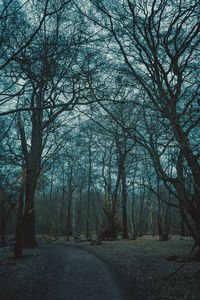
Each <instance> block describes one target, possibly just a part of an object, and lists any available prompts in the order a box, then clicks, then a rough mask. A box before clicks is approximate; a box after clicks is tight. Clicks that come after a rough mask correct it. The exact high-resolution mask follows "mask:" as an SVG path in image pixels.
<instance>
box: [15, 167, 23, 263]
mask: <svg viewBox="0 0 200 300" xmlns="http://www.w3.org/2000/svg"><path fill="white" fill-rule="evenodd" d="M23 173H24V172H23ZM23 179H24V178H22V184H21V187H20V192H19V198H18V209H17V225H16V233H15V248H14V258H21V256H22V250H23V232H24V215H23V209H24V192H25V186H24V183H25V182H24V180H23Z"/></svg>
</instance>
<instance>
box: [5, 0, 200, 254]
mask: <svg viewBox="0 0 200 300" xmlns="http://www.w3.org/2000/svg"><path fill="white" fill-rule="evenodd" d="M0 28H1V29H0V45H1V49H0V71H1V80H0V116H1V118H0V123H1V124H0V125H1V132H0V156H1V171H0V172H1V173H0V178H1V182H0V215H1V226H0V230H1V236H2V244H4V243H5V234H6V233H11V232H12V233H15V234H16V246H15V254H14V255H15V257H20V256H21V253H22V248H23V247H33V246H36V244H37V243H36V238H35V234H36V232H37V233H54V234H55V235H58V234H65V236H66V239H69V237H70V236H71V235H74V236H79V235H81V234H86V236H89V235H90V234H91V232H94V231H95V232H96V233H97V235H98V236H99V237H101V238H117V237H118V236H119V235H120V236H122V238H132V239H135V238H137V236H141V235H143V234H153V235H155V234H158V235H159V238H160V239H161V240H166V239H168V238H169V237H170V235H171V234H173V233H180V232H181V233H182V234H190V235H191V236H192V237H193V239H194V242H195V245H196V248H197V250H198V251H197V258H200V250H199V249H200V165H199V153H200V152H199V143H200V136H199V124H200V123H199V121H200V114H199V112H200V100H199V99H200V95H199V92H200V91H199V87H200V79H199V68H200V67H199V64H198V55H199V51H200V45H199V43H200V35H199V31H200V2H199V1H192V0H191V1H189V0H184V1H180V0H178V1H171V0H170V1H168V0H165V1H161V0H152V1H139V0H135V1H131V0H124V1H114V0H110V1H109V0H99V1H98V0H88V1H78V0H77V1H72V0H71V1H70V0H69V1H64V0H57V1H53V0H46V1H34V0H28V1H26V2H24V1H17V0H13V1H12V0H11V1H6V0H5V1H2V2H1V4H0Z"/></svg>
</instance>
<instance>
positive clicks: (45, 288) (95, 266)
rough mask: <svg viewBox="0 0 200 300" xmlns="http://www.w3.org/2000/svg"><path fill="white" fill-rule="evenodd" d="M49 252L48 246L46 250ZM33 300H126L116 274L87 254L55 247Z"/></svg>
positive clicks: (31, 296) (38, 281)
mask: <svg viewBox="0 0 200 300" xmlns="http://www.w3.org/2000/svg"><path fill="white" fill-rule="evenodd" d="M43 251H45V247H44V249H43ZM47 253H48V254H47V255H48V257H47V262H48V264H47V266H46V268H45V269H44V270H43V272H42V273H41V274H40V278H39V279H38V280H37V282H36V285H35V290H33V291H32V292H31V293H30V296H29V297H28V298H27V299H31V300H40V299H41V300H83V299H84V300H111V299H113V300H122V299H123V300H125V298H124V297H122V293H121V291H120V289H119V287H118V286H117V284H116V282H115V280H114V278H113V276H112V274H111V273H110V272H109V271H108V269H107V268H106V267H105V265H104V264H103V263H102V262H101V261H100V260H99V259H98V258H96V257H95V256H94V255H92V254H89V253H88V252H87V251H84V250H80V249H74V248H72V247H63V246H62V245H52V246H51V247H48V252H47Z"/></svg>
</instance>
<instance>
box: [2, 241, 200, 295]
mask: <svg viewBox="0 0 200 300" xmlns="http://www.w3.org/2000/svg"><path fill="white" fill-rule="evenodd" d="M46 239H47V238H46V237H42V239H41V237H40V239H39V242H40V243H41V244H46ZM53 243H57V244H58V245H61V246H62V247H63V246H66V247H68V246H69V247H78V248H80V249H83V250H85V251H88V252H90V253H92V254H94V255H96V256H97V257H98V258H99V259H101V260H102V261H104V262H105V264H106V265H107V266H108V268H110V270H111V271H113V274H115V275H116V278H117V279H118V280H120V281H121V285H122V287H123V288H124V289H126V290H127V294H128V295H130V299H131V296H133V297H132V299H136V300H139V299H143V300H177V299H179V300H183V299H186V300H192V299H194V300H200V271H199V270H200V263H198V262H195V261H190V262H188V263H187V264H186V265H185V266H184V268H183V269H181V270H180V271H179V272H178V273H177V274H175V276H172V277H170V278H169V280H167V281H166V280H164V278H165V277H167V276H168V275H169V274H171V273H172V272H174V270H176V268H178V267H179V266H180V265H181V263H177V262H175V261H169V260H167V259H166V258H167V257H168V256H171V255H177V256H178V257H179V258H181V259H183V260H184V259H185V258H187V255H188V254H189V253H190V251H191V248H192V246H193V242H192V240H191V238H189V237H187V238H181V237H180V236H173V237H172V238H171V239H170V240H169V241H166V242H159V241H158V240H157V239H156V238H152V237H150V236H145V237H141V238H138V239H137V240H135V241H128V240H127V241H122V240H120V241H105V242H103V243H102V244H101V245H100V246H91V245H90V244H89V243H88V242H83V243H75V242H74V241H73V240H71V241H70V242H65V241H64V239H63V238H62V237H61V238H60V239H59V240H54V241H53ZM46 245H47V246H46V247H45V251H44V249H41V248H40V247H39V248H35V249H26V250H24V252H23V253H24V257H23V258H22V259H20V260H14V259H13V258H12V255H13V253H12V246H9V247H4V248H0V299H1V300H4V299H6V300H7V299H9V300H18V299H20V300H23V299H28V298H27V295H28V294H29V293H31V288H32V287H33V286H34V284H35V282H36V279H37V280H38V278H39V277H40V276H42V275H41V274H42V270H43V269H44V267H45V264H46V263H47V261H46V254H47V252H48V247H49V246H50V245H51V244H49V245H48V244H46ZM195 274H196V276H195ZM41 278H42V277H41ZM22 295H26V298H23V297H22ZM29 296H30V298H29V299H31V295H29Z"/></svg>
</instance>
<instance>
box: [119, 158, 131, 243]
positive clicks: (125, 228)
mask: <svg viewBox="0 0 200 300" xmlns="http://www.w3.org/2000/svg"><path fill="white" fill-rule="evenodd" d="M121 178H122V216H123V218H122V219H123V222H122V224H123V234H122V238H123V239H128V238H129V236H128V226H127V192H126V173H125V167H124V161H123V166H122V175H121Z"/></svg>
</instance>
